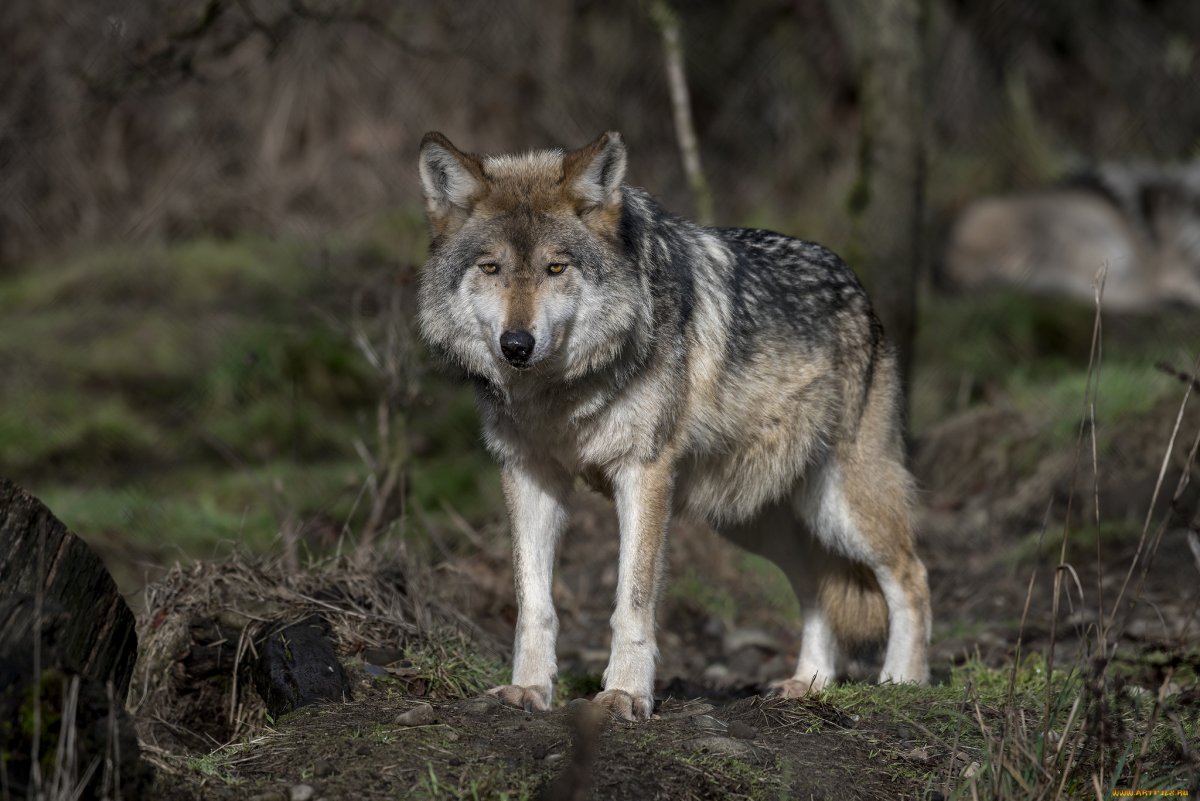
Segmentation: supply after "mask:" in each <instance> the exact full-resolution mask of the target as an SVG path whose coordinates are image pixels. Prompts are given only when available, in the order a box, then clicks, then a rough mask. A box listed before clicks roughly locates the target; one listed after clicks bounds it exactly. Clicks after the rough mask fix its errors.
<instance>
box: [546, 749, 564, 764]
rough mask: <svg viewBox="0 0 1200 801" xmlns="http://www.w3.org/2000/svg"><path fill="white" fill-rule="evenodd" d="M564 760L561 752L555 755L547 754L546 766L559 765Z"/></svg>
mask: <svg viewBox="0 0 1200 801" xmlns="http://www.w3.org/2000/svg"><path fill="white" fill-rule="evenodd" d="M562 759H563V755H562V752H561V751H559V752H556V753H553V754H546V764H547V765H557V764H558V763H559V762H562Z"/></svg>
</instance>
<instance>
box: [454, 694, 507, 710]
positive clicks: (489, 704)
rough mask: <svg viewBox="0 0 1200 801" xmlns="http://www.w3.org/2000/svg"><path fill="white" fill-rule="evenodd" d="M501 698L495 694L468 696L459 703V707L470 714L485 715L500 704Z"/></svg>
mask: <svg viewBox="0 0 1200 801" xmlns="http://www.w3.org/2000/svg"><path fill="white" fill-rule="evenodd" d="M500 705H501V704H500V699H499V698H497V697H496V696H494V695H481V696H479V697H478V698H468V699H467V700H466V701H462V702H460V703H459V704H458V708H459V709H460V710H462V711H463V712H464V713H465V714H468V715H485V714H487V713H488V712H491V711H492V710H493V709H495V708H496V707H498V706H500Z"/></svg>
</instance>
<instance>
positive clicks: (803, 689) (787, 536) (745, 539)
mask: <svg viewBox="0 0 1200 801" xmlns="http://www.w3.org/2000/svg"><path fill="white" fill-rule="evenodd" d="M722 534H723V535H724V536H725V537H726V538H728V539H729V540H730V541H731V542H733V543H735V544H737V545H740V546H741V547H743V548H745V549H746V550H748V551H751V552H752V553H756V554H758V555H759V556H762V557H764V558H766V559H769V560H771V561H772V562H774V563H775V565H776V566H777V567H778V568H779V569H780V570H781V571H782V572H783V574H784V576H786V577H787V580H788V582H789V583H790V584H791V585H792V590H793V591H794V592H795V593H796V599H797V600H798V601H799V602H800V613H801V615H802V616H803V624H802V629H801V634H800V659H799V661H798V663H797V665H796V671H795V673H794V674H793V676H792V678H790V679H781V680H779V681H774V682H771V688H770V691H771V694H772V695H775V696H781V697H784V698H799V697H801V696H804V695H808V694H809V693H811V692H816V691H818V690H821V689H822V688H824V687H825V686H826V685H827V684H828V683H829V682H830V681H832V680H833V679H834V677H835V676H836V675H837V670H838V660H839V658H840V649H839V646H838V640H837V637H836V636H835V634H834V631H833V628H832V627H831V625H830V621H829V618H828V616H827V615H826V613H825V609H824V608H823V607H822V605H821V603H820V595H819V590H820V586H821V577H822V575H823V574H824V573H825V572H826V571H827V570H828V565H829V563H831V562H832V561H833V560H834V557H833V556H832V555H831V554H829V553H828V552H827V551H826V550H825V549H824V548H823V547H822V546H820V545H819V544H817V542H815V541H814V540H813V537H812V535H811V534H809V532H808V531H807V530H806V528H805V526H804V524H803V523H802V522H800V521H798V520H797V519H796V516H795V514H794V513H793V512H792V510H791V509H789V508H787V506H786V504H784V505H779V504H776V505H773V506H771V507H768V508H767V509H764V510H763V511H762V512H761V513H760V515H759V516H758V517H757V518H756V519H755V520H753V521H751V522H749V523H746V524H742V525H740V526H733V527H728V528H725V529H723V530H722Z"/></svg>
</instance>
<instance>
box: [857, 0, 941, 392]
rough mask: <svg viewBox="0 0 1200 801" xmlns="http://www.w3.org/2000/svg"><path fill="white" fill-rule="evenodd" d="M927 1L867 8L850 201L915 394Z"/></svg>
mask: <svg viewBox="0 0 1200 801" xmlns="http://www.w3.org/2000/svg"><path fill="white" fill-rule="evenodd" d="M923 17H924V0H877V2H875V3H872V4H870V7H869V8H866V9H864V13H863V15H862V18H863V21H864V23H865V31H864V41H863V54H864V56H863V59H862V79H861V101H862V132H861V140H860V151H859V177H858V182H857V184H856V186H855V188H854V191H853V194H852V195H851V198H850V208H851V213H852V214H853V216H854V222H855V229H856V237H855V238H856V243H855V246H854V248H853V251H852V252H853V253H855V254H856V255H857V256H858V258H855V259H853V260H854V261H856V262H857V264H856V265H855V266H856V267H857V268H858V270H859V272H860V274H861V275H862V277H863V281H864V283H865V284H866V285H867V289H868V290H869V291H870V292H871V296H872V300H873V302H874V304H875V310H876V312H877V313H878V315H879V318H880V319H881V320H882V321H883V327H884V330H885V332H886V333H887V336H888V339H889V340H891V342H892V343H893V344H894V345H895V346H896V348H897V350H898V351H899V359H900V371H901V376H902V379H903V382H904V387H905V394H906V396H907V393H908V386H909V383H910V376H911V372H912V358H913V344H914V339H915V335H916V301H917V276H918V271H919V269H920V262H921V257H922V247H921V244H922V243H921V230H922V220H923V216H924V199H925V198H924V195H925V191H924V185H925V148H924V135H923V130H924V127H923V118H924V92H923V80H922V71H923V68H924V57H923V48H922V41H923V28H924V19H923Z"/></svg>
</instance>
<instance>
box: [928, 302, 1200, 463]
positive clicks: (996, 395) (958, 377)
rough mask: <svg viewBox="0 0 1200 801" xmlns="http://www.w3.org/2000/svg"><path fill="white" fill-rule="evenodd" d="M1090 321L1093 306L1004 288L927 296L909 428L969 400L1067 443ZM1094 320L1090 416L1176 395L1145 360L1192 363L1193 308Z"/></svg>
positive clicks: (1198, 344)
mask: <svg viewBox="0 0 1200 801" xmlns="http://www.w3.org/2000/svg"><path fill="white" fill-rule="evenodd" d="M1094 325H1095V309H1093V308H1089V307H1086V306H1081V305H1077V304H1074V303H1070V302H1068V301H1063V300H1058V299H1052V298H1042V297H1036V296H1031V295H1026V294H1021V293H1018V292H1015V291H1011V290H1010V291H994V292H987V293H980V294H977V295H972V296H969V297H960V298H954V299H948V298H940V297H938V298H927V299H926V300H925V301H924V302H923V303H922V307H921V318H920V321H919V325H918V335H917V345H916V347H917V371H918V375H917V380H916V382H915V383H914V385H913V388H912V410H913V412H912V426H913V429H914V431H915V432H917V433H920V432H921V431H923V430H924V429H925V428H927V427H928V426H930V425H932V424H934V423H937V422H939V421H941V420H943V419H945V418H946V416H948V415H949V414H952V413H954V412H956V411H961V410H963V409H965V408H967V407H969V406H972V405H974V404H976V403H981V402H987V403H997V402H1000V403H1003V402H1008V403H1009V404H1011V405H1013V406H1015V407H1016V408H1018V409H1019V410H1021V411H1023V412H1026V413H1028V414H1030V415H1032V417H1033V419H1035V420H1042V421H1044V422H1045V424H1046V428H1047V430H1048V431H1049V432H1052V433H1053V435H1054V436H1055V438H1056V440H1057V441H1058V442H1061V441H1063V440H1067V439H1070V440H1072V441H1073V440H1074V437H1075V435H1076V434H1077V433H1078V430H1079V415H1080V412H1081V411H1082V408H1083V407H1082V404H1083V398H1084V391H1083V390H1084V387H1085V383H1086V380H1087V366H1088V356H1089V353H1090V352H1091V344H1092V332H1093V328H1094ZM1102 325H1103V328H1102V333H1103V336H1102V339H1101V345H1102V351H1101V364H1100V373H1099V374H1100V385H1099V392H1098V393H1097V409H1096V414H1097V418H1098V421H1100V422H1101V423H1102V424H1103V423H1109V424H1111V423H1113V422H1116V421H1119V420H1120V419H1122V418H1123V417H1125V416H1127V415H1130V414H1135V413H1138V412H1143V411H1146V410H1148V409H1150V408H1152V407H1153V406H1154V405H1155V403H1157V402H1158V401H1160V400H1161V399H1162V398H1164V397H1167V396H1170V395H1171V394H1172V393H1176V394H1177V392H1178V389H1179V384H1178V382H1177V381H1176V380H1175V379H1174V378H1171V377H1170V376H1167V375H1165V374H1164V373H1162V372H1161V371H1159V370H1157V369H1156V368H1155V367H1154V363H1155V362H1156V361H1159V360H1164V361H1166V362H1168V363H1171V364H1175V365H1176V366H1177V367H1179V368H1180V369H1184V368H1187V367H1190V366H1191V363H1192V361H1193V360H1194V359H1195V354H1196V352H1197V351H1198V350H1200V328H1197V326H1196V324H1195V315H1194V312H1189V311H1185V310H1180V311H1172V312H1163V313H1160V314H1156V315H1154V316H1152V317H1121V318H1117V317H1114V316H1112V315H1107V314H1106V315H1104V317H1103V319H1102ZM1100 430H1103V427H1101V429H1100Z"/></svg>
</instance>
